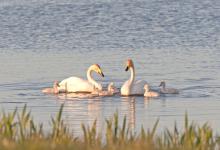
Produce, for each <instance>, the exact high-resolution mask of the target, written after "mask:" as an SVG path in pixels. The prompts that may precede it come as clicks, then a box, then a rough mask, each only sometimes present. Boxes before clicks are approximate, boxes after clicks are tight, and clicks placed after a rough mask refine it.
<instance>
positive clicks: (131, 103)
mask: <svg viewBox="0 0 220 150" xmlns="http://www.w3.org/2000/svg"><path fill="white" fill-rule="evenodd" d="M121 109H122V111H123V115H125V116H126V118H127V120H128V124H129V128H130V129H132V130H133V129H135V124H136V100H135V97H123V98H122V101H121Z"/></svg>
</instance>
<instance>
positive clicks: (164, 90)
mask: <svg viewBox="0 0 220 150" xmlns="http://www.w3.org/2000/svg"><path fill="white" fill-rule="evenodd" d="M159 86H161V87H162V88H161V89H160V93H162V94H178V93H179V91H178V90H177V89H174V88H166V83H165V81H161V82H160V85H159Z"/></svg>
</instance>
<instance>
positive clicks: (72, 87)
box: [59, 77, 93, 92]
mask: <svg viewBox="0 0 220 150" xmlns="http://www.w3.org/2000/svg"><path fill="white" fill-rule="evenodd" d="M59 86H60V87H59V88H60V89H65V90H66V91H68V92H92V91H93V85H92V84H91V83H89V82H88V81H87V80H84V79H81V78H78V77H69V78H67V79H64V80H63V81H61V82H60V83H59Z"/></svg>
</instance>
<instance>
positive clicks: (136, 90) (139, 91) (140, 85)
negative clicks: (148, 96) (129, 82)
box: [131, 80, 147, 95]
mask: <svg viewBox="0 0 220 150" xmlns="http://www.w3.org/2000/svg"><path fill="white" fill-rule="evenodd" d="M146 84H147V81H145V80H138V81H136V82H135V83H134V84H133V87H132V90H131V93H132V94H133V95H143V94H144V92H145V90H144V86H145V85H146Z"/></svg>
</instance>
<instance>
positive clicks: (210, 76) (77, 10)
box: [0, 0, 220, 133]
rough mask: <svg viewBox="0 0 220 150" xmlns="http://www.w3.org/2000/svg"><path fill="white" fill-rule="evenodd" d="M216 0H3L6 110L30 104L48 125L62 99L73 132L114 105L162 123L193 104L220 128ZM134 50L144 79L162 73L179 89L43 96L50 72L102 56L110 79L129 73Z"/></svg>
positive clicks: (0, 101)
mask: <svg viewBox="0 0 220 150" xmlns="http://www.w3.org/2000/svg"><path fill="white" fill-rule="evenodd" d="M219 57H220V1H218V0H203V1H199V0H196V1H195V0H194V1H193V0H181V1H177V0H165V1H164V0H145V1H144V0H138V1H132V0H126V1H116V0H106V1H101V0H94V1H92V0H90V1H89V0H88V1H86V0H81V1H77V0H73V1H71V0H63V1H58V0H57V1H56V0H51V1H44V0H38V1H34V0H11V1H6V0H2V1H0V64H1V69H0V108H1V110H3V109H4V110H9V111H10V110H13V109H14V108H15V107H19V108H21V107H23V106H24V104H27V106H28V108H29V109H30V110H31V112H32V115H33V116H34V118H35V119H36V120H37V121H39V122H44V124H45V127H46V128H49V126H48V122H49V120H50V117H51V116H52V115H54V114H55V113H57V111H58V108H59V106H60V105H61V104H62V103H63V102H65V108H64V116H63V117H64V119H65V120H66V121H67V122H68V123H69V124H70V126H71V128H72V129H73V130H75V131H76V132H77V133H78V132H79V128H80V124H81V123H82V122H84V123H91V122H92V121H93V120H94V119H95V118H97V120H98V127H99V130H101V129H102V128H103V122H104V119H105V118H108V117H109V116H112V115H113V113H114V112H115V111H118V113H119V116H120V117H123V116H124V115H127V118H128V121H129V125H130V126H131V127H132V128H134V129H139V128H140V127H141V125H144V126H145V127H146V128H148V127H152V125H153V123H154V122H155V121H156V119H157V118H160V127H159V128H160V129H163V128H164V127H170V126H173V124H174V121H177V124H178V125H179V126H181V125H182V123H183V120H184V114H185V112H186V111H187V112H188V114H189V116H190V119H191V120H195V121H196V122H198V123H203V122H206V121H208V122H209V123H210V124H211V126H213V127H215V128H216V130H218V129H217V127H219V126H220V117H219V116H220V110H219V106H220V78H219V75H220V61H219ZM128 58H132V59H133V60H134V63H135V67H136V74H137V78H138V79H145V80H147V81H148V82H149V83H150V84H151V85H152V86H153V87H154V88H157V86H158V85H159V82H160V81H161V80H166V81H167V85H168V86H170V87H175V88H177V89H180V94H179V95H166V96H161V97H160V98H158V99H150V100H147V99H145V98H144V97H128V98H123V97H120V96H114V97H104V98H102V97H99V98H91V99H76V98H75V99H73V98H68V97H67V96H63V95H58V96H55V95H45V94H42V93H41V89H42V88H44V87H49V86H51V85H52V82H53V81H54V80H62V79H64V78H66V77H69V76H73V75H74V76H80V77H84V78H85V75H86V70H87V68H88V67H89V66H90V65H91V64H94V63H98V64H100V66H101V67H102V69H103V72H104V74H105V75H106V77H105V78H103V79H102V78H100V77H99V76H98V75H94V76H95V78H96V79H97V80H98V81H99V82H101V83H102V84H103V85H104V86H105V87H106V85H107V84H108V83H109V82H111V81H113V82H114V83H115V84H116V86H117V87H118V88H120V86H121V85H122V84H123V82H124V81H126V80H127V79H128V78H129V73H127V72H125V71H124V69H125V61H126V59H128Z"/></svg>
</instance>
